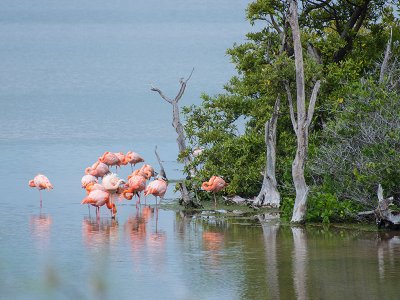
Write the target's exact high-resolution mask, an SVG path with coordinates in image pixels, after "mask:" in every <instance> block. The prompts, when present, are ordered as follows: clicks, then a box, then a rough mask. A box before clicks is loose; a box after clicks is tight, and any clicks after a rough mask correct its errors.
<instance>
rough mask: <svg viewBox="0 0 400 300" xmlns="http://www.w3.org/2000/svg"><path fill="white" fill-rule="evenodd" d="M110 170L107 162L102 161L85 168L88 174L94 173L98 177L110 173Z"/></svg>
mask: <svg viewBox="0 0 400 300" xmlns="http://www.w3.org/2000/svg"><path fill="white" fill-rule="evenodd" d="M109 172H110V170H109V169H108V166H107V165H106V164H105V163H102V162H101V161H99V160H98V161H96V162H95V163H94V164H93V165H92V166H91V167H88V168H86V169H85V174H86V175H92V176H94V177H97V178H99V177H100V178H103V176H104V175H106V174H108V173H109Z"/></svg>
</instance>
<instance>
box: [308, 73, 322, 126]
mask: <svg viewBox="0 0 400 300" xmlns="http://www.w3.org/2000/svg"><path fill="white" fill-rule="evenodd" d="M320 86H321V80H318V81H317V82H316V83H315V85H314V88H313V91H312V94H311V98H310V103H309V104H308V113H307V122H306V126H307V128H308V127H309V126H310V124H311V121H312V117H313V115H314V109H315V102H316V101H317V94H318V91H319V88H320Z"/></svg>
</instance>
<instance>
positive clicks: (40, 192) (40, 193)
mask: <svg viewBox="0 0 400 300" xmlns="http://www.w3.org/2000/svg"><path fill="white" fill-rule="evenodd" d="M39 195H40V208H42V191H41V190H39Z"/></svg>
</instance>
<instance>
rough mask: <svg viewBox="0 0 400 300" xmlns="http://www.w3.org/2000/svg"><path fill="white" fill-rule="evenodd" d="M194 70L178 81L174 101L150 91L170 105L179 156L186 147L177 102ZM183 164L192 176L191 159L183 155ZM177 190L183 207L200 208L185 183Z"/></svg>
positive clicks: (162, 94) (185, 150) (158, 91)
mask: <svg viewBox="0 0 400 300" xmlns="http://www.w3.org/2000/svg"><path fill="white" fill-rule="evenodd" d="M193 71H194V69H192V72H191V73H190V75H189V76H188V78H186V79H184V78H181V79H180V80H179V83H180V85H181V87H180V89H179V92H178V94H177V95H176V96H175V98H174V99H171V98H168V97H167V96H166V95H165V94H164V93H163V92H162V91H161V90H160V89H159V88H157V87H154V86H152V87H151V90H152V91H154V92H157V93H158V94H159V95H160V96H161V98H163V99H164V100H165V101H167V102H168V103H169V104H171V105H172V126H173V127H174V128H175V130H176V133H177V134H178V138H177V143H178V148H179V154H181V155H182V154H183V153H185V152H187V147H186V142H185V140H186V139H185V133H184V130H183V125H182V123H181V120H180V115H179V105H178V102H179V100H180V99H181V98H182V96H183V94H184V92H185V89H186V85H187V82H188V81H189V79H190V77H192V74H193ZM183 162H184V164H185V167H186V168H189V170H190V173H191V175H193V174H192V173H193V172H192V171H191V169H190V163H191V159H190V157H189V155H184V157H183ZM179 189H180V192H181V195H182V201H183V205H184V206H185V207H200V206H201V204H199V203H198V202H197V201H195V200H194V199H193V197H192V196H191V194H190V193H189V191H188V189H187V187H186V184H185V182H181V183H179Z"/></svg>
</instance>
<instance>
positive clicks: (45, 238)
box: [29, 214, 52, 249]
mask: <svg viewBox="0 0 400 300" xmlns="http://www.w3.org/2000/svg"><path fill="white" fill-rule="evenodd" d="M51 223H52V220H51V217H50V216H49V215H45V214H40V215H33V216H31V218H30V222H29V225H30V229H31V234H32V237H33V238H34V240H35V242H36V243H37V245H38V247H39V248H40V249H43V248H47V246H48V244H49V240H50V233H51Z"/></svg>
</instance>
